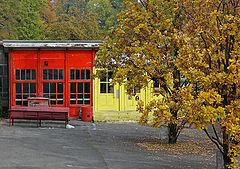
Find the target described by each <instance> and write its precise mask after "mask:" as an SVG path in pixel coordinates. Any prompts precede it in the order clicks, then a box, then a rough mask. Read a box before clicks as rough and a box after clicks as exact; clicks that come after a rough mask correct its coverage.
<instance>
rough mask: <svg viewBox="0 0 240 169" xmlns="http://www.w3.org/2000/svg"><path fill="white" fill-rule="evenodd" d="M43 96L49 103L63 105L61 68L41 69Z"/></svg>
mask: <svg viewBox="0 0 240 169" xmlns="http://www.w3.org/2000/svg"><path fill="white" fill-rule="evenodd" d="M42 77H43V97H46V98H49V100H50V104H51V105H63V104H64V101H63V87H64V83H63V69H44V70H43V75H42Z"/></svg>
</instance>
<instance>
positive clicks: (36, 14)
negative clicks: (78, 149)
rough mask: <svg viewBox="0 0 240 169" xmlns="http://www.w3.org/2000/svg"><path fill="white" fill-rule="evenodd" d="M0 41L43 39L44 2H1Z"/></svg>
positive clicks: (10, 0)
mask: <svg viewBox="0 0 240 169" xmlns="http://www.w3.org/2000/svg"><path fill="white" fill-rule="evenodd" d="M0 2H1V3H0V7H1V11H0V39H26V40H27V39H44V25H43V22H42V19H41V14H40V13H41V11H42V10H43V9H44V8H45V7H46V4H47V1H45V0H36V1H30V0H24V1H23V0H20V1H16V0H1V1H0Z"/></svg>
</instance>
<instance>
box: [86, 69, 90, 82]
mask: <svg viewBox="0 0 240 169" xmlns="http://www.w3.org/2000/svg"><path fill="white" fill-rule="evenodd" d="M86 79H87V80H89V79H90V69H86Z"/></svg>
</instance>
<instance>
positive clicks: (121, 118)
mask: <svg viewBox="0 0 240 169" xmlns="http://www.w3.org/2000/svg"><path fill="white" fill-rule="evenodd" d="M93 116H94V121H96V122H112V123H114V122H116V123H117V122H138V121H139V119H140V117H141V114H140V113H138V112H94V113H93ZM150 118H151V119H152V117H150Z"/></svg>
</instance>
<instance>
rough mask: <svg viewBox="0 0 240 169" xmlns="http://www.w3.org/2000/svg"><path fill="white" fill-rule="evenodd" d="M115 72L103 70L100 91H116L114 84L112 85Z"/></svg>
mask: <svg viewBox="0 0 240 169" xmlns="http://www.w3.org/2000/svg"><path fill="white" fill-rule="evenodd" d="M112 77H113V73H112V72H110V71H107V72H106V71H102V72H101V78H100V93H114V86H113V85H111V81H112Z"/></svg>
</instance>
